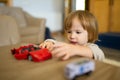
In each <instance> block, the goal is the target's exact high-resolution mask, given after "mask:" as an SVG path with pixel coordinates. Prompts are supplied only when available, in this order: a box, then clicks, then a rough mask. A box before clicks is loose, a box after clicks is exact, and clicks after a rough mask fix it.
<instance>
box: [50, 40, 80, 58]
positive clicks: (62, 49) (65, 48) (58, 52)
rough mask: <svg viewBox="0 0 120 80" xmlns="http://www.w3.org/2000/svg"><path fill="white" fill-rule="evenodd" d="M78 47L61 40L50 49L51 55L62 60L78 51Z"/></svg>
mask: <svg viewBox="0 0 120 80" xmlns="http://www.w3.org/2000/svg"><path fill="white" fill-rule="evenodd" d="M77 51H79V48H78V47H77V45H71V44H66V43H62V42H57V43H56V44H55V45H54V48H53V50H52V51H51V53H52V55H53V56H54V57H57V58H62V60H67V59H69V58H70V57H72V56H74V55H75V53H78V52H77Z"/></svg>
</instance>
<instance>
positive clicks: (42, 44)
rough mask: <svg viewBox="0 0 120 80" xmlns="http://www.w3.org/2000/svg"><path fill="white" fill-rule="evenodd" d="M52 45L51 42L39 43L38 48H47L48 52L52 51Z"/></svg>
mask: <svg viewBox="0 0 120 80" xmlns="http://www.w3.org/2000/svg"><path fill="white" fill-rule="evenodd" d="M53 45H54V43H53V42H52V41H44V42H43V43H41V44H40V45H39V47H40V48H47V49H49V50H52V49H53Z"/></svg>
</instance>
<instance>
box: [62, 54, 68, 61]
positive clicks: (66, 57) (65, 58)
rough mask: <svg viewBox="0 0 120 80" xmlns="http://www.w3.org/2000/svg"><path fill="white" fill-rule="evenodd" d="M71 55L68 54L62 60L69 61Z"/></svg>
mask: <svg viewBox="0 0 120 80" xmlns="http://www.w3.org/2000/svg"><path fill="white" fill-rule="evenodd" d="M69 57H70V56H69V55H68V54H66V55H65V56H64V57H63V58H62V60H67V59H69Z"/></svg>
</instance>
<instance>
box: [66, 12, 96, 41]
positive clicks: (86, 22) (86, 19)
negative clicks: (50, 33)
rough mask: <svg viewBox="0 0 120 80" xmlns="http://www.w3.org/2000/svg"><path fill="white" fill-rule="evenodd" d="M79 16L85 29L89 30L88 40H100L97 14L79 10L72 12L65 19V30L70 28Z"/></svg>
mask: <svg viewBox="0 0 120 80" xmlns="http://www.w3.org/2000/svg"><path fill="white" fill-rule="evenodd" d="M75 17H77V18H78V19H79V21H80V23H81V25H82V26H83V28H84V29H85V30H87V32H88V42H95V41H96V40H98V24H97V20H96V18H95V16H94V15H93V14H92V13H90V12H88V11H82V10H77V11H75V12H71V13H70V14H69V15H68V16H67V17H66V19H65V22H64V30H65V31H66V30H69V29H70V28H71V26H72V20H73V18H75Z"/></svg>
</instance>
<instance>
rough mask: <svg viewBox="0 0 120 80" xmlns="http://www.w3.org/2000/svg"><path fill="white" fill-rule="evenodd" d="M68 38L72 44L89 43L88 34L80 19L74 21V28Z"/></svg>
mask: <svg viewBox="0 0 120 80" xmlns="http://www.w3.org/2000/svg"><path fill="white" fill-rule="evenodd" d="M67 38H68V40H69V42H70V43H72V44H78V45H86V44H87V42H88V32H87V31H86V30H84V29H83V27H82V25H81V24H80V21H79V20H78V18H74V19H73V20H72V27H71V29H70V30H68V31H67Z"/></svg>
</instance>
